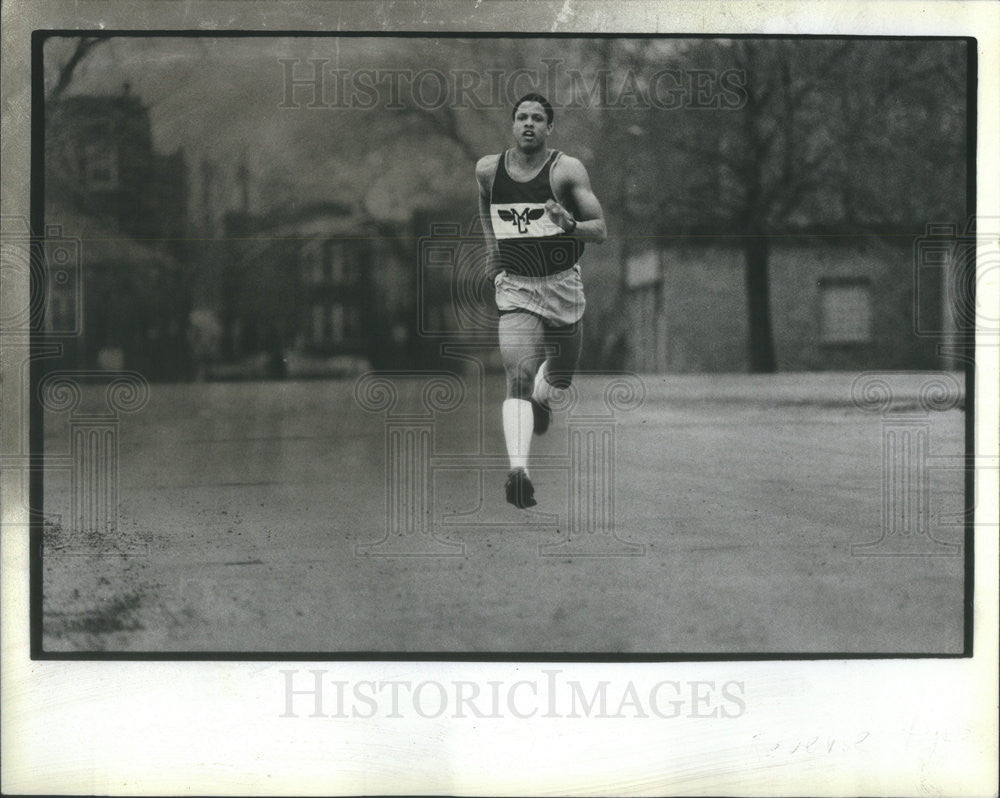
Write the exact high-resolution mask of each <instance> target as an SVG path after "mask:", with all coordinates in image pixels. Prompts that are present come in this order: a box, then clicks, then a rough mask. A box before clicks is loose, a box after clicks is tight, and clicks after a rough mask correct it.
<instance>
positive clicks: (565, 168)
mask: <svg viewBox="0 0 1000 798" xmlns="http://www.w3.org/2000/svg"><path fill="white" fill-rule="evenodd" d="M552 179H553V180H554V181H555V182H556V183H559V184H561V185H566V184H586V183H588V182H589V178H588V176H587V167H586V166H584V165H583V161H581V160H580V159H579V158H574V157H573V156H572V155H567V154H566V153H562V155H560V156H559V158H558V159H556V162H555V163H554V164H552Z"/></svg>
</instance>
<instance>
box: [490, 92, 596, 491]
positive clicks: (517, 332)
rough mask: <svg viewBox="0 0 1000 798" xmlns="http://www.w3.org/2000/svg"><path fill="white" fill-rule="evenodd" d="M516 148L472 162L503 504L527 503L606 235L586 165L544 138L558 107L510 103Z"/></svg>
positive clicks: (536, 98)
mask: <svg viewBox="0 0 1000 798" xmlns="http://www.w3.org/2000/svg"><path fill="white" fill-rule="evenodd" d="M512 116H513V121H514V124H513V133H514V146H513V147H512V148H510V149H508V150H505V151H504V152H502V153H500V154H498V155H487V156H486V157H484V158H481V159H480V160H479V162H478V163H477V164H476V180H477V181H478V183H479V215H480V219H481V220H482V225H483V231H484V233H485V235H486V247H487V253H488V259H487V273H488V276H489V277H490V278H491V279H492V280H493V282H494V285H495V287H496V302H497V308H498V309H499V311H500V322H499V326H500V355H501V358H502V360H503V365H504V371H505V372H506V374H507V398H506V399H505V400H504V403H503V433H504V439H505V440H506V442H507V454H508V456H509V457H510V473H509V474H508V475H507V484H506V493H507V501H508V502H510V503H511V504H513V505H514V506H515V507H519V508H521V509H524V508H526V507H532V506H534V505H535V504H537V502H536V501H535V489H534V486H533V485H532V484H531V478H530V476H529V473H528V452H529V450H530V448H531V436H532V433H537V434H539V435H541V434H543V433H544V432H545V431H546V430H547V429H548V426H549V421H550V418H551V411H550V410H549V401H550V399H551V397H552V391H553V389H558V388H566V387H567V386H569V384H570V382H571V381H572V379H573V372H574V371H575V370H576V364H577V360H578V359H579V356H580V340H581V337H582V329H581V321H580V319H581V317H582V316H583V309H584V304H585V300H584V297H583V282H582V280H581V279H580V266H579V264H578V261H579V259H580V256H581V255H582V254H583V248H584V242H587V241H592V242H595V243H598V244H600V243H603V242H604V240H605V239H606V238H607V230H606V228H605V225H604V212H603V211H602V210H601V204H600V202H598V201H597V197H595V196H594V192H593V191H592V190H591V188H590V178H589V177H588V175H587V170H586V168H584V166H583V164H582V163H580V161H578V160H577V159H576V158H571V157H570V156H568V155H565V154H563V153H561V152H559V151H558V150H550V149H549V148H548V147H547V146H546V143H547V141H548V137H549V135H550V134H551V133H552V120H553V118H554V113H553V111H552V106H551V105H550V104H549V101H548V100H546V99H545V98H544V97H542V96H541V95H540V94H527V95H525V96H524V97H522V98H521V99H520V100H518V101H517V102H516V103H515V104H514V112H513V115H512Z"/></svg>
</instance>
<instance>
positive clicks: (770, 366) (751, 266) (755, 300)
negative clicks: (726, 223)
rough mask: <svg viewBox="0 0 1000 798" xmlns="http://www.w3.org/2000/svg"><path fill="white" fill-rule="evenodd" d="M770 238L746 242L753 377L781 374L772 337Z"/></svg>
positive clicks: (754, 237) (758, 237) (747, 238)
mask: <svg viewBox="0 0 1000 798" xmlns="http://www.w3.org/2000/svg"><path fill="white" fill-rule="evenodd" d="M768 250H769V246H768V238H767V236H766V235H765V234H763V233H757V234H749V235H746V236H744V238H743V254H744V257H745V259H746V281H747V314H748V318H749V323H750V324H749V326H750V337H749V355H750V371H751V373H753V374H773V373H774V372H775V371H777V370H778V367H777V363H776V362H775V359H774V339H773V336H772V334H771V297H770V281H769V279H768V274H767V265H768Z"/></svg>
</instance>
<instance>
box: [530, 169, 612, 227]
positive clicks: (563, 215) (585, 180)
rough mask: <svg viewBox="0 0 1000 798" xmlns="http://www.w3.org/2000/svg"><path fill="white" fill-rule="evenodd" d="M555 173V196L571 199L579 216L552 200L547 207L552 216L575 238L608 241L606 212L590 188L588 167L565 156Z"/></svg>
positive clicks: (553, 180) (553, 177)
mask: <svg viewBox="0 0 1000 798" xmlns="http://www.w3.org/2000/svg"><path fill="white" fill-rule="evenodd" d="M553 172H554V173H553V175H552V183H553V188H554V189H555V192H556V194H557V195H558V196H560V197H568V198H569V199H571V200H572V204H573V205H574V206H575V208H576V212H577V215H576V216H574V215H573V214H572V213H571V212H570V211H569V209H567V208H566V207H564V206H563V205H561V204H560V203H559V202H557V201H556V200H554V199H552V200H549V201H548V202H547V203H546V204H545V209H546V210H547V211H548V213H549V216H550V217H551V218H552V220H553V221H554V222H555V223H556V224H558V225H559V226H560V227H561V228H562V229H563V230H565V231H566V232H568V233H571V234H572V235H573V236H574V237H575V238H579V239H580V240H581V241H589V242H593V243H595V244H603V243H604V242H605V241H606V240H607V238H608V229H607V226H606V225H605V223H604V210H603V209H602V208H601V203H600V202H599V201H598V199H597V196H596V195H595V194H594V190H593V189H592V188H591V187H590V175H588V174H587V167H585V166H584V165H583V164H582V163H581V162H580V161H579V160H578V159H576V158H571V157H570V156H568V155H564V156H562V157H561V158H560V159H559V160H558V161H557V162H556V164H555V165H554V167H553ZM574 222H575V225H574Z"/></svg>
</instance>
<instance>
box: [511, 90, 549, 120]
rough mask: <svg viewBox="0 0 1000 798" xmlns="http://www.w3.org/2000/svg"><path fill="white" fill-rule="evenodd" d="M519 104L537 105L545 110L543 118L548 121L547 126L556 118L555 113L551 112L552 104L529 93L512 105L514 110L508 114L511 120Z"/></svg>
mask: <svg viewBox="0 0 1000 798" xmlns="http://www.w3.org/2000/svg"><path fill="white" fill-rule="evenodd" d="M521 103H538V104H539V105H541V106H542V108H544V109H545V118H546V119H548V120H549V124H550V125H551V124H552V120H553V119H555V118H556V112H555V111H553V110H552V103H550V102H549V101H548V100H546V99H545V98H544V97H543V96H542V95H541V94H539V93H538V92H534V91H533V92H529V93H528V94H525V95H524V96H523V97H522V98H521V99H520V100H518V101H517V102H516V103H514V110H513V111H511V112H510V118H511V119H513V118H514V117H515V116H517V109H518V108H520V107H521Z"/></svg>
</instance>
